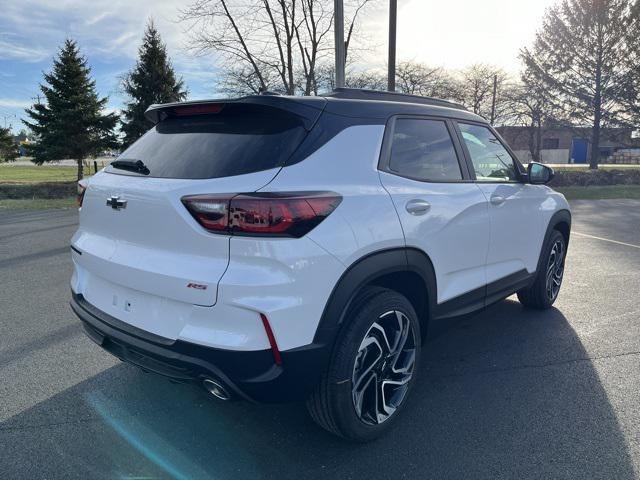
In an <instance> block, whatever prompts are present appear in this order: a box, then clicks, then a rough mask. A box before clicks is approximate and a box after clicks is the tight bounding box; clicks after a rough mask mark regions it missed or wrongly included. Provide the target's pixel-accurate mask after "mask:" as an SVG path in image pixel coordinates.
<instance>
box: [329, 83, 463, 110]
mask: <svg viewBox="0 0 640 480" xmlns="http://www.w3.org/2000/svg"><path fill="white" fill-rule="evenodd" d="M322 96H323V97H330V98H344V99H349V100H372V101H378V102H381V101H384V102H403V103H419V104H420V105H435V106H438V107H447V108H457V109H459V110H466V108H465V107H464V106H463V105H460V104H459V103H455V102H451V101H449V100H443V99H441V98H434V97H422V96H420V95H409V94H407V93H399V92H388V91H383V90H368V89H364V88H335V89H334V90H333V91H332V92H330V93H327V94H324V95H322Z"/></svg>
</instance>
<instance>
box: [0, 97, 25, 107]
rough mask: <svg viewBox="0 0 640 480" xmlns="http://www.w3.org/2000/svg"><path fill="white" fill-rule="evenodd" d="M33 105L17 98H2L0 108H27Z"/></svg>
mask: <svg viewBox="0 0 640 480" xmlns="http://www.w3.org/2000/svg"><path fill="white" fill-rule="evenodd" d="M30 106H31V103H30V102H28V101H26V100H19V99H17V98H0V107H6V108H27V107H30Z"/></svg>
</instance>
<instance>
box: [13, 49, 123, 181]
mask: <svg viewBox="0 0 640 480" xmlns="http://www.w3.org/2000/svg"><path fill="white" fill-rule="evenodd" d="M90 75H91V69H90V68H89V67H88V66H87V60H86V58H85V57H83V56H82V55H81V54H80V51H79V50H78V46H77V44H76V42H75V41H73V40H69V39H67V40H66V41H65V42H64V45H63V46H62V48H60V52H59V54H58V57H57V58H56V59H54V61H53V68H52V70H51V72H50V73H45V74H44V80H45V82H46V83H47V85H40V90H42V93H43V94H44V97H45V100H46V103H36V104H35V105H33V107H31V108H30V109H27V110H26V112H27V115H28V116H29V117H30V118H31V121H26V120H25V121H24V123H25V125H27V126H28V127H29V128H30V129H31V131H32V132H33V133H34V135H35V140H36V141H35V142H34V143H32V144H30V145H28V146H27V151H28V152H29V153H30V154H31V155H32V156H33V162H34V163H37V164H38V165H41V164H43V163H45V162H50V161H53V160H62V159H66V158H71V159H74V160H76V161H77V162H78V180H80V179H81V178H82V161H83V160H84V159H86V158H88V157H93V156H96V155H98V154H99V153H100V152H101V151H102V150H104V149H106V148H111V147H114V146H115V145H116V144H117V139H116V136H115V134H114V131H113V129H114V128H115V126H116V123H117V120H118V118H117V116H116V115H115V114H113V113H110V114H106V115H105V114H103V113H102V112H103V110H104V108H105V106H106V104H107V100H108V99H107V98H98V94H97V92H96V84H95V81H94V80H93V79H91V76H90Z"/></svg>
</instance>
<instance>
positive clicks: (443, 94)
mask: <svg viewBox="0 0 640 480" xmlns="http://www.w3.org/2000/svg"><path fill="white" fill-rule="evenodd" d="M396 86H397V89H398V91H400V92H402V93H408V94H410V95H422V96H426V97H438V98H444V99H454V100H457V99H458V98H460V94H461V92H460V83H459V82H458V81H457V80H456V79H455V78H454V77H453V75H451V74H450V73H449V72H447V71H446V70H444V69H443V68H440V67H429V66H427V65H424V64H422V63H416V62H402V63H400V64H399V65H398V67H397V68H396Z"/></svg>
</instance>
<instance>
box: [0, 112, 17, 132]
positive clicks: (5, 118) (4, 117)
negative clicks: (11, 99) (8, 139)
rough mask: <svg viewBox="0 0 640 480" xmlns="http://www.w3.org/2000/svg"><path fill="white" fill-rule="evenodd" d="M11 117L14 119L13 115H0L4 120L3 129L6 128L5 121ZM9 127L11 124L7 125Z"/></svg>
mask: <svg viewBox="0 0 640 480" xmlns="http://www.w3.org/2000/svg"><path fill="white" fill-rule="evenodd" d="M11 117H15V115H2V118H3V119H4V128H5V129H6V128H7V119H8V118H11ZM9 126H11V124H9Z"/></svg>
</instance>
